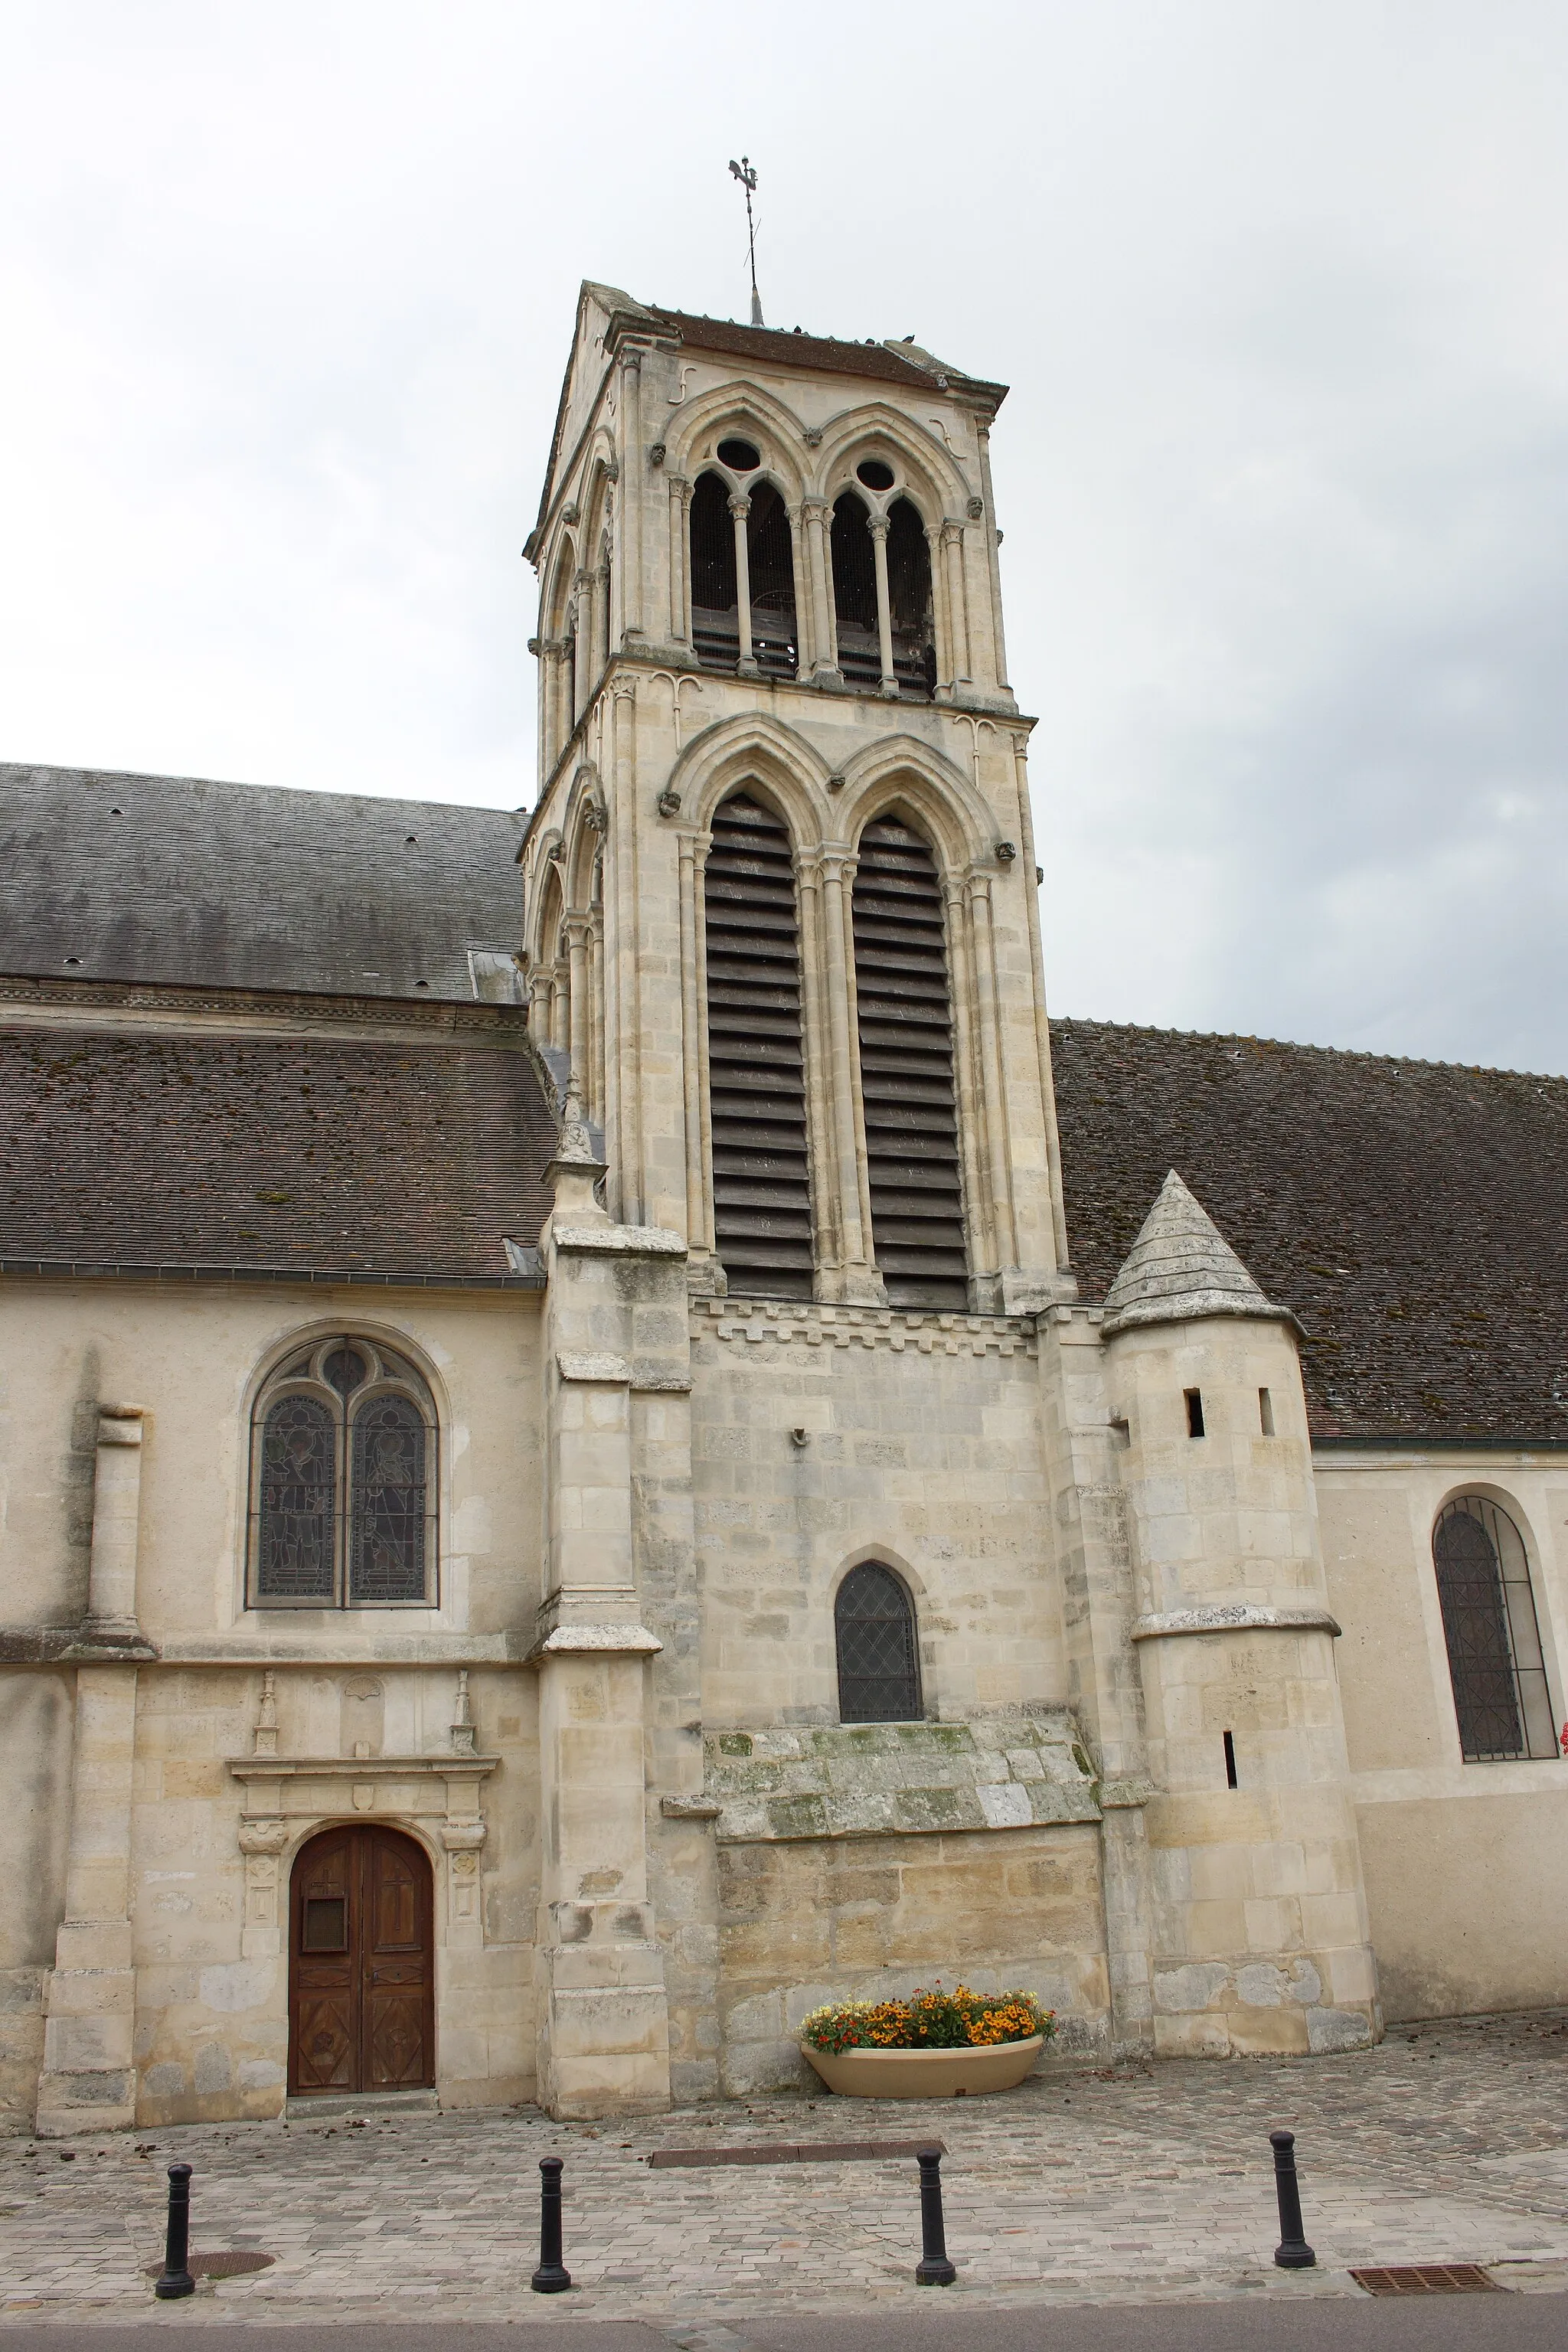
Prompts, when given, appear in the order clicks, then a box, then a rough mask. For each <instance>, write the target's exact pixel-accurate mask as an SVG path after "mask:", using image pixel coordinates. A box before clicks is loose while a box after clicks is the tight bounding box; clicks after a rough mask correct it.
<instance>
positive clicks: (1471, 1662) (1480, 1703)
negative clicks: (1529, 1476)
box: [1432, 1495, 1560, 1764]
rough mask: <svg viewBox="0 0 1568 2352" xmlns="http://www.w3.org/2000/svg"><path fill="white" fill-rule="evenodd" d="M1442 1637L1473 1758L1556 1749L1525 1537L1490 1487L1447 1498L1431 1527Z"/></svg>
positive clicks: (1549, 1753)
mask: <svg viewBox="0 0 1568 2352" xmlns="http://www.w3.org/2000/svg"><path fill="white" fill-rule="evenodd" d="M1432 1560H1433V1565H1434V1567H1435V1568H1436V1572H1437V1599H1438V1601H1439V1604H1440V1605H1441V1608H1442V1612H1443V1638H1444V1641H1445V1643H1446V1644H1447V1652H1448V1673H1449V1676H1450V1678H1451V1680H1452V1682H1453V1685H1454V1712H1455V1715H1456V1716H1457V1717H1458V1726H1459V1746H1460V1748H1461V1749H1462V1750H1463V1752H1464V1757H1465V1761H1466V1762H1467V1763H1468V1764H1483V1763H1494V1762H1498V1761H1500V1760H1503V1759H1511V1758H1519V1757H1541V1758H1545V1757H1553V1756H1556V1755H1558V1754H1559V1752H1560V1751H1559V1748H1558V1742H1557V1718H1556V1716H1555V1714H1554V1713H1553V1711H1552V1695H1551V1692H1550V1690H1549V1688H1548V1685H1547V1679H1546V1661H1545V1659H1544V1657H1543V1656H1542V1648H1541V1627H1540V1622H1539V1621H1538V1619H1537V1617H1536V1613H1535V1593H1534V1589H1533V1587H1532V1585H1531V1576H1530V1559H1529V1555H1528V1554H1527V1552H1526V1551H1525V1549H1524V1538H1523V1537H1522V1536H1521V1534H1520V1532H1519V1529H1518V1528H1516V1527H1515V1525H1514V1523H1513V1521H1512V1519H1511V1518H1510V1517H1509V1515H1508V1513H1507V1512H1506V1511H1505V1510H1503V1509H1502V1508H1501V1507H1500V1506H1499V1505H1498V1504H1496V1503H1494V1502H1492V1501H1491V1500H1490V1499H1489V1497H1488V1496H1485V1495H1460V1496H1457V1497H1456V1499H1455V1500H1454V1501H1453V1502H1451V1503H1447V1504H1446V1505H1445V1506H1444V1507H1443V1509H1442V1510H1441V1511H1440V1512H1439V1513H1438V1515H1437V1522H1436V1526H1435V1527H1434V1528H1433V1530H1432Z"/></svg>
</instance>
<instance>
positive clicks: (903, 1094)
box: [855, 816, 969, 1311]
mask: <svg viewBox="0 0 1568 2352" xmlns="http://www.w3.org/2000/svg"><path fill="white" fill-rule="evenodd" d="M855 986H856V993H857V996H858V1000H859V1026H860V1086H861V1093H862V1096H863V1097H864V1101H865V1116H866V1159H867V1166H868V1176H869V1179H870V1192H871V1232H872V1242H873V1247H874V1249H875V1253H876V1258H877V1265H878V1267H879V1270H880V1272H881V1276H882V1279H883V1281H884V1282H885V1284H886V1285H887V1291H888V1300H889V1305H890V1306H894V1307H940V1308H946V1309H952V1308H957V1309H958V1310H960V1311H963V1309H964V1308H966V1307H968V1305H969V1282H968V1274H969V1264H968V1256H967V1254H966V1252H965V1249H964V1240H963V1186H962V1182H961V1180H960V1175H959V1159H958V1118H957V1112H956V1108H955V1105H954V1102H953V1088H952V997H951V993H950V991H949V988H948V977H947V941H946V936H945V933H944V929H943V925H942V886H941V882H940V880H939V877H938V875H937V870H936V860H935V859H934V858H933V857H932V856H931V851H930V849H929V847H928V846H927V845H926V843H925V842H924V841H923V840H922V839H921V835H919V834H918V833H915V832H913V831H912V830H911V829H910V826H909V825H907V824H903V823H902V822H901V821H900V819H899V818H898V817H895V816H883V817H878V818H876V819H875V820H874V821H873V822H872V823H871V824H868V826H867V827H866V830H865V832H864V833H863V834H862V835H861V836H860V862H859V867H858V872H857V874H856V877H855Z"/></svg>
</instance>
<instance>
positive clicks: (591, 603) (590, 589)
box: [572, 572, 603, 726]
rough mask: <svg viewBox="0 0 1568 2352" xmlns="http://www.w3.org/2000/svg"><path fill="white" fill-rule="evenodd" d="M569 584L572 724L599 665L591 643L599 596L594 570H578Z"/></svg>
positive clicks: (585, 704)
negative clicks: (572, 596) (572, 595)
mask: <svg viewBox="0 0 1568 2352" xmlns="http://www.w3.org/2000/svg"><path fill="white" fill-rule="evenodd" d="M572 584H573V587H574V590H575V592H576V602H577V677H576V681H575V682H576V688H577V691H576V695H575V698H574V709H573V712H572V724H573V725H574V726H575V725H576V723H577V721H578V719H581V718H582V716H583V713H584V710H586V709H587V708H588V697H589V695H590V693H591V692H592V690H593V685H594V680H595V678H596V677H598V675H599V671H600V669H601V667H603V665H602V663H601V660H600V656H599V647H598V646H597V644H596V643H595V639H596V638H597V636H598V628H597V625H596V624H597V620H598V604H599V599H598V596H597V594H596V593H595V582H594V574H593V573H592V572H578V574H577V577H576V579H575V580H574V582H573V583H572Z"/></svg>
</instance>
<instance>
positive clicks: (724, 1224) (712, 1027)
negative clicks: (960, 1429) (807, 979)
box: [703, 792, 812, 1298]
mask: <svg viewBox="0 0 1568 2352" xmlns="http://www.w3.org/2000/svg"><path fill="white" fill-rule="evenodd" d="M703 903H704V909H705V914H706V921H707V934H708V957H707V961H708V1082H709V1107H710V1119H711V1126H712V1138H713V1225H714V1239H715V1241H716V1243H717V1244H718V1251H719V1260H720V1263H721V1265H722V1266H723V1268H724V1273H725V1276H726V1278H727V1280H728V1282H729V1286H730V1288H731V1291H732V1292H736V1293H739V1294H742V1295H744V1296H748V1297H764V1298H809V1297H811V1293H812V1280H811V1276H812V1248H811V1187H810V1178H809V1172H808V1167H807V1160H806V1140H805V1061H804V1057H803V1055H802V1050H801V1028H800V931H799V924H798V919H797V917H796V913H795V870H794V866H793V864H792V862H791V857H790V840H789V835H788V834H787V833H786V832H785V830H784V825H783V824H782V823H781V822H780V820H779V819H778V818H777V817H776V816H775V815H774V814H773V811H772V809H770V808H765V807H764V806H763V804H762V803H761V802H759V801H755V800H752V798H751V797H750V795H749V794H748V793H743V792H742V793H733V794H731V798H730V799H729V800H727V801H725V802H724V803H723V804H722V806H721V808H720V809H719V810H718V812H717V814H715V816H714V819H713V845H712V847H711V848H710V851H709V853H708V866H707V874H706V878H705V883H704V891H703Z"/></svg>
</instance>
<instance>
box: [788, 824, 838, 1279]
mask: <svg viewBox="0 0 1568 2352" xmlns="http://www.w3.org/2000/svg"><path fill="white" fill-rule="evenodd" d="M795 897H796V900H797V903H798V906H799V909H800V972H801V1041H802V1044H803V1045H804V1048H805V1119H806V1150H807V1152H808V1154H809V1155H810V1157H809V1166H810V1172H811V1181H810V1186H809V1191H810V1195H811V1232H812V1250H811V1256H812V1264H813V1265H814V1266H815V1267H816V1281H815V1288H816V1296H817V1297H819V1298H823V1299H837V1297H839V1296H840V1295H841V1292H840V1284H841V1279H842V1272H841V1270H842V1264H843V1255H844V1244H843V1237H842V1234H841V1232H840V1223H841V1221H840V1218H839V1213H838V1186H837V1166H836V1163H835V1160H834V1156H833V1123H832V1117H831V1112H830V1107H829V1105H830V1093H831V1086H832V1076H831V1073H832V1066H833V1056H832V1051H831V1048H830V1046H829V1044H828V1028H829V1023H828V1016H827V1013H826V1003H825V999H826V992H827V983H826V972H825V960H824V956H823V947H822V903H821V901H822V865H821V861H820V859H818V858H816V857H814V856H810V855H808V854H807V853H805V852H803V851H799V850H797V851H796V853H795Z"/></svg>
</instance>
